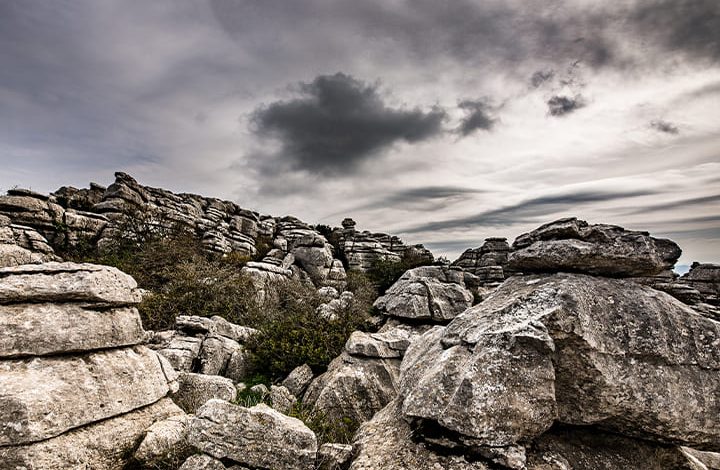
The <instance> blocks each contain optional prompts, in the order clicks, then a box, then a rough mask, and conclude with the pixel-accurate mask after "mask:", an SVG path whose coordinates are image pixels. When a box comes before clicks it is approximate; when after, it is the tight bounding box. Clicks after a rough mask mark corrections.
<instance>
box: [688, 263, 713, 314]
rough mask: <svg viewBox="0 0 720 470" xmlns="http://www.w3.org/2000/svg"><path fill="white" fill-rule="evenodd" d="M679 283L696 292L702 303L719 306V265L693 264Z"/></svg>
mask: <svg viewBox="0 0 720 470" xmlns="http://www.w3.org/2000/svg"><path fill="white" fill-rule="evenodd" d="M680 282H681V283H682V284H684V285H686V286H689V287H691V288H693V289H695V290H697V291H698V292H699V293H700V295H701V296H702V300H703V301H704V302H706V303H708V304H710V305H714V306H720V264H710V263H693V264H692V266H691V267H690V271H689V272H688V273H687V274H685V275H684V276H682V277H681V278H680Z"/></svg>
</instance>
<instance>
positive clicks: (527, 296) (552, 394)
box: [401, 274, 720, 450]
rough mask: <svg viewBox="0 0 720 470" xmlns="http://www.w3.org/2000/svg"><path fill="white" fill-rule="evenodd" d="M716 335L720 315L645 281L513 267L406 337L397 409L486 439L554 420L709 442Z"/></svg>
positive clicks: (712, 437)
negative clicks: (496, 284) (439, 320)
mask: <svg viewBox="0 0 720 470" xmlns="http://www.w3.org/2000/svg"><path fill="white" fill-rule="evenodd" d="M718 344H720V323H718V322H714V321H712V320H709V319H707V318H704V317H702V316H700V315H698V314H697V313H695V312H694V311H693V310H692V309H690V308H689V307H687V306H685V305H684V304H682V303H680V302H679V301H678V300H676V299H674V298H672V297H670V296H669V295H667V294H665V293H663V292H659V291H656V290H654V289H651V288H648V287H644V286H639V285H637V284H635V283H632V282H627V281H622V280H614V279H603V278H594V277H590V276H584V275H571V274H557V275H553V276H519V277H514V278H511V279H509V280H507V281H506V282H505V283H504V284H503V285H502V286H501V287H500V288H499V289H498V290H497V291H495V293H493V294H492V295H491V296H490V297H489V298H488V299H487V300H485V301H484V302H483V303H481V304H479V305H477V306H475V307H473V308H472V309H470V310H468V311H467V312H465V313H464V314H463V315H460V316H459V317H458V318H456V319H455V320H454V321H453V322H451V323H450V324H449V325H448V327H447V328H446V329H444V330H443V329H442V328H436V329H434V330H431V331H430V332H428V333H426V334H425V335H424V336H423V337H421V338H420V339H418V340H416V341H415V342H414V343H412V345H411V346H410V348H409V349H408V351H407V352H406V355H405V359H404V361H403V364H402V374H403V376H402V379H401V390H402V393H401V394H402V395H403V396H404V397H405V399H404V402H403V411H404V412H405V414H406V415H407V416H409V417H412V418H415V419H421V420H430V421H432V422H436V423H438V424H439V425H440V426H442V427H444V428H446V429H449V430H452V431H455V432H457V433H460V434H462V435H464V436H469V437H472V438H475V439H478V440H479V441H480V442H482V443H484V445H488V446H506V445H513V444H514V443H516V442H519V441H527V440H530V439H533V438H535V437H537V436H539V435H540V434H542V433H543V432H544V431H546V430H547V429H548V428H549V427H550V425H551V424H552V423H553V422H554V421H559V422H562V423H567V424H576V425H597V426H600V427H603V428H605V429H608V430H611V431H614V432H618V433H622V434H624V435H628V436H635V437H639V438H643V439H650V440H655V441H660V442H663V443H666V444H681V445H688V446H692V447H695V448H698V449H699V450H716V449H718V445H719V444H718V443H719V442H720V426H717V422H716V421H715V420H714V419H711V418H710V419H709V418H708V417H713V416H718V415H720V374H718V371H719V370H720V348H718ZM698 409H702V410H704V411H703V413H697V410H698Z"/></svg>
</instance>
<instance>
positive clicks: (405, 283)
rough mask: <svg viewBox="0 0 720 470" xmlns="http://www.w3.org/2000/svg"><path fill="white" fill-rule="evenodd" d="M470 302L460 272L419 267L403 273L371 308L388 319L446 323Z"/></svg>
mask: <svg viewBox="0 0 720 470" xmlns="http://www.w3.org/2000/svg"><path fill="white" fill-rule="evenodd" d="M472 302H473V295H472V293H471V292H470V291H469V290H468V289H467V288H466V287H465V281H464V273H463V272H462V270H457V269H450V268H447V267H443V266H423V267H420V268H415V269H410V270H408V271H406V272H405V273H404V274H403V275H402V276H400V279H398V280H397V282H395V284H393V285H392V286H391V287H390V288H389V289H388V290H387V292H385V295H384V296H382V297H380V298H378V299H377V300H376V301H375V303H374V306H375V307H376V308H378V309H379V310H380V311H382V312H383V313H384V314H386V315H389V316H392V317H397V318H407V319H410V320H420V321H426V322H429V321H431V322H447V321H449V320H452V319H453V318H455V317H456V316H457V315H458V314H460V313H462V312H463V311H465V309H467V308H468V307H470V306H471V305H472Z"/></svg>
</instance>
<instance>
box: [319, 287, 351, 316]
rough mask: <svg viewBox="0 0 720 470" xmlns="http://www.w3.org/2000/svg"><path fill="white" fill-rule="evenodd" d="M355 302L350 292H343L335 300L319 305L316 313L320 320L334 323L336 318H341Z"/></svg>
mask: <svg viewBox="0 0 720 470" xmlns="http://www.w3.org/2000/svg"><path fill="white" fill-rule="evenodd" d="M354 301H355V295H354V294H353V293H352V292H350V291H345V292H343V293H342V294H340V296H339V297H338V298H337V299H332V300H330V301H329V302H327V303H324V304H320V305H319V306H318V308H317V313H318V315H319V316H320V318H323V319H325V320H328V321H335V320H337V319H338V317H342V316H343V313H344V312H347V309H348V308H350V306H351V305H352V303H353V302H354Z"/></svg>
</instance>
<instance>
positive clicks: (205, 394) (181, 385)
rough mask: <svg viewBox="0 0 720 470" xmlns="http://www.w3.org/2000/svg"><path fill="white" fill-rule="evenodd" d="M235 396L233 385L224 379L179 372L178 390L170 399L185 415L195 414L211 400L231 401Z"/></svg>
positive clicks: (235, 390)
mask: <svg viewBox="0 0 720 470" xmlns="http://www.w3.org/2000/svg"><path fill="white" fill-rule="evenodd" d="M236 396H237V389H236V388H235V385H234V384H233V382H232V380H230V379H228V378H226V377H220V376H219V375H204V374H193V373H190V372H180V373H179V374H178V389H177V391H176V392H175V393H173V395H172V399H173V401H174V402H175V403H176V404H177V405H178V406H180V408H182V409H183V410H184V411H185V412H186V413H195V412H196V411H197V410H198V409H199V408H200V407H201V406H203V405H204V404H205V403H207V402H208V401H210V400H211V399H213V398H218V399H220V400H226V401H232V400H234V399H235V398H236Z"/></svg>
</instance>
